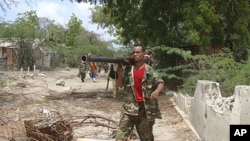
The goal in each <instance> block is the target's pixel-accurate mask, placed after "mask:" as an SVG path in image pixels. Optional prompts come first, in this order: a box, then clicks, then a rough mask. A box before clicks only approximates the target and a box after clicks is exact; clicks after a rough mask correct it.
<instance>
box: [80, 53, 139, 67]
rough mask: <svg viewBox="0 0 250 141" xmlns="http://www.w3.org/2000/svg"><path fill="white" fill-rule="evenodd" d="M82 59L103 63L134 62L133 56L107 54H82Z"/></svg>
mask: <svg viewBox="0 0 250 141" xmlns="http://www.w3.org/2000/svg"><path fill="white" fill-rule="evenodd" d="M81 59H82V61H86V62H105V63H117V64H119V63H121V64H123V65H132V64H133V63H134V59H133V58H115V57H108V56H92V55H87V56H85V55H84V56H82V58H81Z"/></svg>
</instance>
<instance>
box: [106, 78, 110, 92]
mask: <svg viewBox="0 0 250 141" xmlns="http://www.w3.org/2000/svg"><path fill="white" fill-rule="evenodd" d="M108 88H109V78H108V79H107V85H106V91H107V90H108Z"/></svg>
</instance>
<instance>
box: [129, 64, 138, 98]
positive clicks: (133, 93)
mask: <svg viewBox="0 0 250 141" xmlns="http://www.w3.org/2000/svg"><path fill="white" fill-rule="evenodd" d="M133 70H134V66H132V67H131V75H132V79H133V83H134V85H133V86H131V83H130V87H131V91H132V95H133V98H134V101H135V102H136V103H137V101H136V95H135V90H134V86H135V82H134V71H133Z"/></svg>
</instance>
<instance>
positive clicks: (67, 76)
mask: <svg viewBox="0 0 250 141" xmlns="http://www.w3.org/2000/svg"><path fill="white" fill-rule="evenodd" d="M0 73H1V77H0V79H5V80H6V85H5V87H3V88H0V106H1V107H2V108H1V110H0V112H1V121H0V122H1V125H3V124H5V123H8V122H12V121H23V120H34V121H39V120H43V121H47V122H43V123H44V124H48V123H49V122H51V121H56V120H58V118H59V117H60V119H63V120H71V121H72V119H74V120H75V121H76V120H78V121H79V120H83V119H84V118H86V117H88V118H89V119H88V121H87V122H86V120H85V121H84V123H82V124H78V125H77V126H74V129H73V131H74V138H73V140H75V141H84V140H86V139H89V140H90V139H92V140H95V141H98V140H99V141H100V140H110V141H111V140H114V139H113V137H114V134H113V131H114V130H112V128H108V127H107V126H106V125H108V126H109V125H110V126H115V127H117V123H118V122H119V116H120V107H121V104H122V99H121V98H119V96H118V97H116V98H113V97H112V83H109V89H108V90H107V91H106V90H105V88H106V82H107V80H106V74H105V73H104V72H101V73H100V74H98V76H97V80H96V82H95V83H93V82H92V80H91V79H90V77H89V76H87V77H86V80H85V82H81V81H80V79H79V78H78V77H77V73H78V69H77V68H70V69H69V70H66V69H60V70H59V69H58V70H54V71H46V72H42V73H41V72H35V73H34V72H29V73H27V72H22V73H21V72H17V71H12V72H6V71H1V72H0ZM59 81H63V82H65V85H64V86H58V85H56V83H57V82H59ZM170 98H171V95H166V94H164V93H162V94H161V95H160V96H159V103H160V106H161V111H162V115H163V119H157V120H156V124H155V126H154V135H155V140H156V141H198V138H197V137H196V136H195V134H194V133H193V132H192V130H191V129H190V128H189V127H188V126H187V124H186V123H185V121H184V120H183V118H182V117H181V116H180V115H179V114H178V112H177V111H176V109H175V108H174V105H173V103H172V102H171V101H170ZM43 110H47V111H48V112H49V113H50V116H49V117H47V116H45V115H44V114H43V113H42V111H43ZM58 115H60V116H58ZM89 115H95V116H97V117H102V118H101V120H100V121H103V122H105V125H103V124H100V121H98V122H97V118H96V117H95V118H91V116H89ZM106 119H108V120H109V122H108V120H106ZM106 121H107V122H106ZM111 121H114V123H112V122H111ZM41 123H42V122H41ZM78 123H79V122H78ZM2 130H3V129H2ZM134 140H135V139H134Z"/></svg>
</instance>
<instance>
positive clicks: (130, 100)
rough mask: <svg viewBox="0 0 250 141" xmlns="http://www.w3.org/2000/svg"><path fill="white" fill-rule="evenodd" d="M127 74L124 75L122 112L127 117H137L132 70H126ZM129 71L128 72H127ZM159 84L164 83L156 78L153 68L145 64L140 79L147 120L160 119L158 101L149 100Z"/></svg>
mask: <svg viewBox="0 0 250 141" xmlns="http://www.w3.org/2000/svg"><path fill="white" fill-rule="evenodd" d="M125 70H127V73H126V72H125V74H124V84H125V85H124V91H123V94H124V95H125V96H126V97H125V103H124V104H123V112H124V113H125V114H128V115H135V116H136V115H138V112H139V111H138V104H137V102H136V100H135V95H134V94H135V92H134V79H133V76H132V73H131V72H132V68H131V67H130V68H127V69H125ZM128 70H130V71H128ZM159 83H164V81H163V80H162V79H160V78H159V77H158V74H157V73H156V72H155V71H154V70H153V68H152V67H151V66H149V65H147V64H145V72H144V75H143V79H142V91H143V100H144V102H143V103H144V106H145V110H146V115H147V118H148V120H154V119H155V118H162V117H161V112H160V110H159V105H158V100H153V101H151V100H150V95H151V92H152V91H153V90H154V89H155V88H156V87H157V85H158V84H159Z"/></svg>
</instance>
